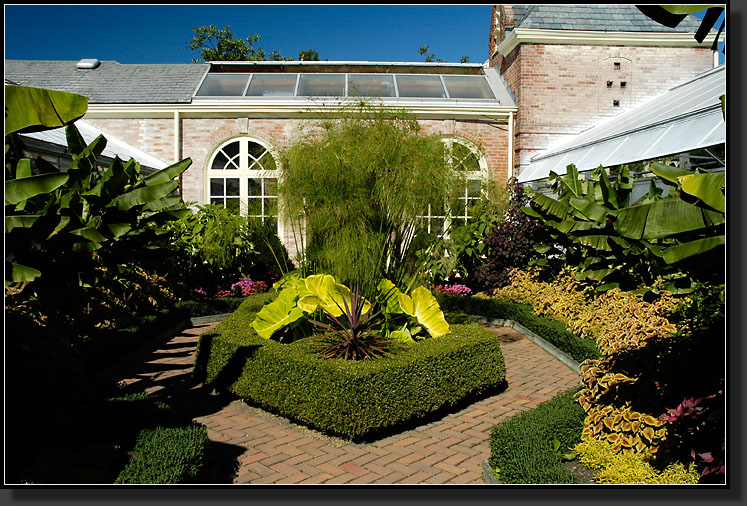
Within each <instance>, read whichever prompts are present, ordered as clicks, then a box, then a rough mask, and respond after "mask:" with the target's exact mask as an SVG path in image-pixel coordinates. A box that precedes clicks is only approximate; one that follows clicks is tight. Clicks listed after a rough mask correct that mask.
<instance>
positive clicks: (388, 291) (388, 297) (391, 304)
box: [379, 278, 402, 314]
mask: <svg viewBox="0 0 747 506" xmlns="http://www.w3.org/2000/svg"><path fill="white" fill-rule="evenodd" d="M379 293H380V294H381V299H382V300H381V305H382V306H384V310H385V311H386V312H387V313H391V314H396V313H402V308H401V307H400V305H399V297H398V294H399V293H401V292H400V291H399V288H397V286H396V285H395V284H394V283H392V282H391V281H389V280H388V279H386V278H384V279H382V280H381V281H380V282H379Z"/></svg>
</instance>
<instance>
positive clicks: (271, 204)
mask: <svg viewBox="0 0 747 506" xmlns="http://www.w3.org/2000/svg"><path fill="white" fill-rule="evenodd" d="M265 215H266V216H277V215H278V199H276V198H270V199H265Z"/></svg>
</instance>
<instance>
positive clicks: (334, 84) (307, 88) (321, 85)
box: [298, 74, 345, 97]
mask: <svg viewBox="0 0 747 506" xmlns="http://www.w3.org/2000/svg"><path fill="white" fill-rule="evenodd" d="M298 95H299V96H306V97H343V96H345V74H301V78H300V80H299V81H298Z"/></svg>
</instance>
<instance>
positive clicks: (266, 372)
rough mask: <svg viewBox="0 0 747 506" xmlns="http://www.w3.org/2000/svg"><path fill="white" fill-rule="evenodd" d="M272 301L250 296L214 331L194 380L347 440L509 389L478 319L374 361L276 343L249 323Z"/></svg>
mask: <svg viewBox="0 0 747 506" xmlns="http://www.w3.org/2000/svg"><path fill="white" fill-rule="evenodd" d="M273 297H274V295H272V294H261V295H258V296H251V297H248V298H247V300H246V301H245V302H244V303H243V304H242V305H241V306H240V307H239V308H238V310H237V311H236V312H235V313H234V314H233V315H231V316H230V317H229V318H228V319H226V320H224V321H223V322H221V323H220V324H219V325H218V326H217V327H216V328H215V329H214V330H213V331H212V332H208V333H205V334H203V335H202V336H201V337H200V341H199V344H198V349H197V356H196V359H195V375H196V377H197V379H198V380H199V381H202V382H204V383H205V384H206V385H208V386H211V387H213V388H215V389H218V390H222V391H229V392H231V393H233V394H235V395H237V396H238V397H240V398H242V399H244V400H246V401H247V402H248V403H250V404H252V405H255V406H257V407H260V408H262V409H265V410H267V411H271V412H274V413H277V414H279V415H282V416H285V417H287V418H289V419H291V420H294V421H296V422H298V423H301V424H304V425H307V426H310V427H312V428H315V429H317V430H320V431H323V432H326V433H328V434H332V435H336V436H340V437H343V438H346V439H349V440H353V441H362V440H371V439H373V438H375V437H379V436H381V435H383V434H387V433H390V432H392V431H393V430H394V429H395V428H401V427H403V426H406V425H411V424H414V423H418V422H422V421H424V420H426V419H429V418H432V417H433V416H435V415H436V414H439V413H441V412H443V411H445V410H448V409H452V408H454V407H456V406H461V405H462V404H463V403H464V402H467V401H474V398H476V397H478V396H484V395H486V394H490V393H493V392H496V391H497V390H498V389H499V388H501V387H504V386H505V376H506V367H505V363H504V360H503V354H502V353H501V349H500V342H499V340H498V339H496V337H495V335H494V334H493V333H491V332H489V331H487V330H486V329H484V328H483V327H482V326H480V325H478V324H474V323H473V324H468V325H452V332H451V333H450V334H448V335H446V336H442V337H439V338H433V339H426V340H424V341H421V342H419V343H416V344H411V345H402V347H401V348H399V349H397V351H396V353H393V354H392V355H390V356H386V357H382V358H377V359H375V360H364V361H355V362H353V361H345V360H339V359H323V358H321V357H320V356H319V354H318V353H317V352H315V351H314V349H313V347H314V346H315V342H314V340H302V341H296V342H294V343H291V344H281V343H278V342H276V341H271V340H265V339H262V338H261V337H259V336H257V334H256V333H255V332H254V330H253V329H252V328H251V327H250V323H251V322H252V320H253V319H254V316H255V314H256V312H257V311H259V310H260V309H261V307H262V305H264V303H265V302H268V301H269V300H271V299H272V298H273Z"/></svg>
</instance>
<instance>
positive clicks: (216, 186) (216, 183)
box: [210, 177, 225, 196]
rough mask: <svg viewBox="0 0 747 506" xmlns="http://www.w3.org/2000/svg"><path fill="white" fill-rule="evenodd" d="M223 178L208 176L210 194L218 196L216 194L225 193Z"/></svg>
mask: <svg viewBox="0 0 747 506" xmlns="http://www.w3.org/2000/svg"><path fill="white" fill-rule="evenodd" d="M223 188H224V186H223V179H222V178H216V177H211V178H210V195H214V196H218V195H221V196H222V195H225V193H223Z"/></svg>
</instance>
